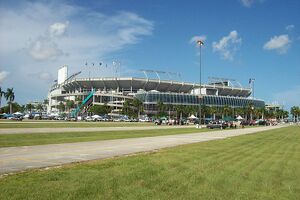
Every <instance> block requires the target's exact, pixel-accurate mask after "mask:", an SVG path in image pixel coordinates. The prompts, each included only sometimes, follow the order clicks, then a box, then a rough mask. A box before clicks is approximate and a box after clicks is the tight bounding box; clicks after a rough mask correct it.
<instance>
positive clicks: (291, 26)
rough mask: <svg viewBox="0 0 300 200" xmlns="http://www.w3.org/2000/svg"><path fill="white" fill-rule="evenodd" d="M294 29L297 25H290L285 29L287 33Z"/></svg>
mask: <svg viewBox="0 0 300 200" xmlns="http://www.w3.org/2000/svg"><path fill="white" fill-rule="evenodd" d="M294 28H295V25H293V24H290V25H288V26H286V27H285V29H286V30H287V31H292V30H293V29H294Z"/></svg>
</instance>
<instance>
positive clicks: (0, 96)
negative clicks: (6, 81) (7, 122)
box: [0, 87, 5, 108]
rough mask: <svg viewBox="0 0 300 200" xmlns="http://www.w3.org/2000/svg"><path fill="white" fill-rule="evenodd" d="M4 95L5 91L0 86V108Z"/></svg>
mask: <svg viewBox="0 0 300 200" xmlns="http://www.w3.org/2000/svg"><path fill="white" fill-rule="evenodd" d="M3 96H5V92H4V91H2V88H1V87H0V108H1V101H2V97H3Z"/></svg>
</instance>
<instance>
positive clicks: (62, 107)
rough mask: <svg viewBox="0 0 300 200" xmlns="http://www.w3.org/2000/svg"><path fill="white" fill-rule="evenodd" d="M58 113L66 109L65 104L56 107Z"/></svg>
mask: <svg viewBox="0 0 300 200" xmlns="http://www.w3.org/2000/svg"><path fill="white" fill-rule="evenodd" d="M57 108H58V110H59V112H64V111H65V109H66V106H65V104H63V102H60V103H59V105H58V106H57Z"/></svg>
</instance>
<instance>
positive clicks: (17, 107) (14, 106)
mask: <svg viewBox="0 0 300 200" xmlns="http://www.w3.org/2000/svg"><path fill="white" fill-rule="evenodd" d="M11 108H12V110H14V111H15V112H19V111H22V107H21V106H20V105H19V104H18V103H16V102H13V103H11V104H10V105H6V106H3V107H2V108H1V112H3V113H8V112H9V111H10V109H11Z"/></svg>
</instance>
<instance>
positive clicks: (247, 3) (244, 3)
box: [239, 0, 265, 8]
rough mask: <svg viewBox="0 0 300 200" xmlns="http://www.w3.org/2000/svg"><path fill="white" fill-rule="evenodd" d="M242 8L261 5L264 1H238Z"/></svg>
mask: <svg viewBox="0 0 300 200" xmlns="http://www.w3.org/2000/svg"><path fill="white" fill-rule="evenodd" d="M239 1H240V2H241V4H242V5H243V6H244V7H247V8H250V7H252V6H253V4H255V3H263V2H264V1H265V0H239Z"/></svg>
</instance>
